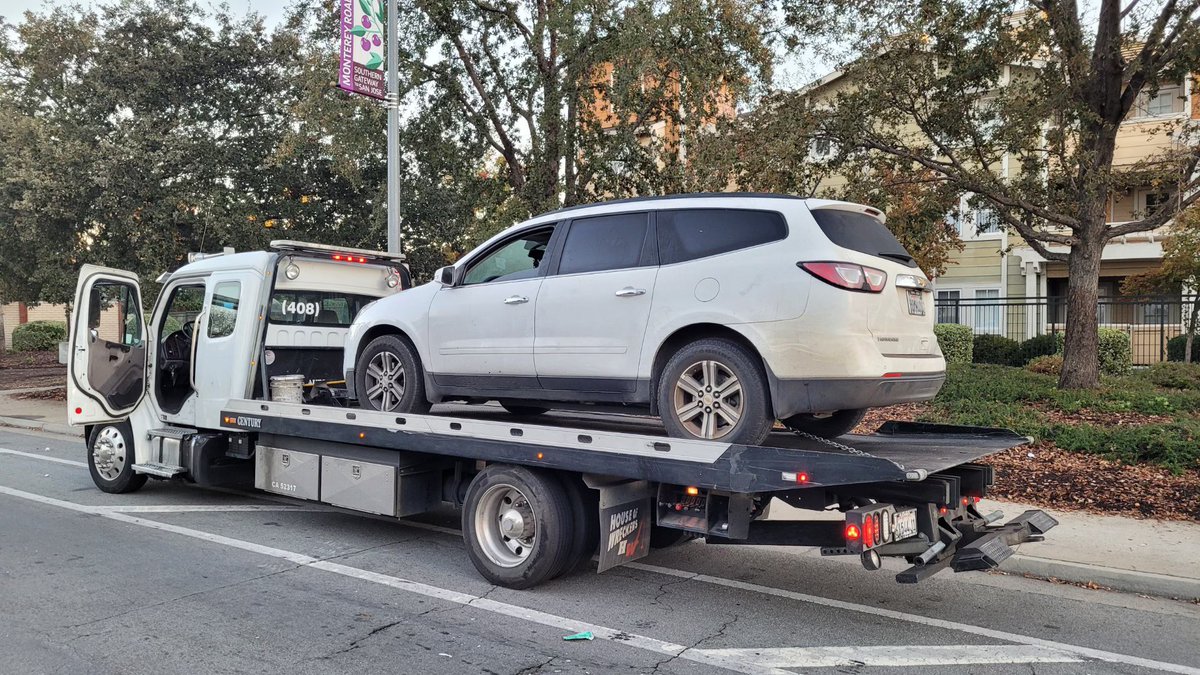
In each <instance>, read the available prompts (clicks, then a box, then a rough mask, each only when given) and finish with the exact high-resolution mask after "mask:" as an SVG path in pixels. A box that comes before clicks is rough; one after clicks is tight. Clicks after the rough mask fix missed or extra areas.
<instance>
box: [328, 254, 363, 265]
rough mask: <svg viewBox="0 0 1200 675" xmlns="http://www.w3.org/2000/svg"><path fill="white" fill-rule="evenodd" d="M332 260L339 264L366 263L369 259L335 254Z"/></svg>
mask: <svg viewBox="0 0 1200 675" xmlns="http://www.w3.org/2000/svg"><path fill="white" fill-rule="evenodd" d="M332 258H333V259H334V260H336V261H338V262H352V263H365V262H367V259H366V258H364V257H363V256H361V255H350V254H348V253H335V254H334V255H333V256H332Z"/></svg>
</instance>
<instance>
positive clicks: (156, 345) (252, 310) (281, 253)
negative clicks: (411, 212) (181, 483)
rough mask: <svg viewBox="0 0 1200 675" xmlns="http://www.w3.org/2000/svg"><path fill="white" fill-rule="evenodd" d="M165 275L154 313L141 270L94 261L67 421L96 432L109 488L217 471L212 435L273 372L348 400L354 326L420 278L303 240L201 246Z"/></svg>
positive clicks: (91, 437) (78, 318)
mask: <svg viewBox="0 0 1200 675" xmlns="http://www.w3.org/2000/svg"><path fill="white" fill-rule="evenodd" d="M157 281H158V283H159V285H160V290H159V292H158V293H157V296H156V300H155V302H154V307H153V311H152V312H146V311H145V309H146V307H145V305H144V304H143V297H142V292H141V288H140V284H139V280H138V277H137V276H136V275H135V274H132V273H130V272H126V271H123V270H116V269H110V268H104V267H97V266H92V265H85V266H84V267H83V268H82V270H81V271H80V275H79V281H78V284H77V286H76V293H75V304H74V310H73V315H72V324H71V334H70V336H69V339H70V343H71V345H70V362H69V368H68V378H67V419H68V421H69V422H70V423H71V424H73V425H82V426H84V427H85V432H86V434H85V435H86V438H87V442H88V448H89V452H90V454H92V455H93V457H92V459H93V460H94V461H93V462H89V464H90V465H92V467H93V478H95V479H96V480H97V484H98V485H100V486H101V487H102V489H103V488H105V487H106V484H108V485H107V486H108V487H111V488H113V491H118V492H121V491H126V489H128V488H129V487H130V486H131V485H133V486H135V487H133V488H132V489H136V487H139V486H140V483H144V482H145V477H146V476H147V475H154V476H159V477H173V476H177V475H180V474H191V475H190V476H189V477H193V478H194V477H195V474H197V473H201V474H202V473H204V470H205V469H206V468H207V467H202V466H200V464H202V463H203V462H202V461H201V457H199V456H198V455H197V454H196V453H197V452H198V451H200V450H202V449H203V447H202V446H203V445H204V443H206V442H208V443H212V444H216V445H220V444H221V443H222V442H224V441H223V439H224V435H220V434H214V435H213V436H212V438H211V439H208V440H207V441H206V435H205V433H204V430H216V429H219V428H220V427H221V422H222V419H221V409H222V407H223V406H224V405H225V403H226V402H227V401H228V400H230V399H231V398H245V399H256V398H264V397H266V396H267V395H268V394H269V392H270V386H271V381H272V378H276V377H279V376H285V375H293V376H300V377H298V378H296V379H302V381H303V382H304V384H305V385H306V387H305V388H306V389H307V392H308V393H307V394H306V397H307V398H310V399H311V398H315V397H324V398H325V402H327V403H329V404H333V405H337V404H338V403H339V402H340V401H344V391H345V389H344V382H342V381H341V376H340V374H339V371H340V369H341V364H342V348H343V345H344V343H345V339H346V333H347V330H348V327H349V326H350V323H351V322H352V321H353V320H354V317H355V316H356V315H357V314H358V312H359V311H360V310H361V309H362V308H363V307H364V306H366V305H367V304H369V303H370V302H373V301H374V300H377V299H379V298H381V297H384V296H386V295H390V294H392V293H396V292H400V291H402V290H403V289H406V288H409V287H410V286H411V280H410V277H409V273H408V269H407V267H406V266H405V265H404V264H403V258H402V256H393V255H389V254H386V253H382V252H379V251H366V250H359V249H350V248H340V247H331V246H325V245H321V244H310V243H304V242H295V241H275V242H272V243H271V245H270V247H269V248H268V250H266V251H253V252H245V253H235V252H233V251H232V250H228V249H227V250H226V251H225V252H224V253H218V254H192V255H190V256H189V261H188V263H187V264H186V265H183V266H182V267H180V268H179V269H177V270H175V271H174V272H170V273H166V274H163V275H162V276H160V277H159V278H158V280H157ZM217 450H218V449H217V448H216V447H214V448H212V449H211V450H209V451H208V452H210V453H212V454H213V456H214V457H216V456H219V455H222V454H224V452H225V451H226V450H228V448H224V447H222V448H220V452H218V451H217ZM127 466H128V467H129V468H128V469H127V468H126V467H127ZM122 488H126V489H122Z"/></svg>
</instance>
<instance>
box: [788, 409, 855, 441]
mask: <svg viewBox="0 0 1200 675" xmlns="http://www.w3.org/2000/svg"><path fill="white" fill-rule="evenodd" d="M866 414H867V409H866V408H859V409H857V410H839V411H837V412H835V413H833V414H832V415H830V416H828V417H816V416H814V415H813V414H812V413H801V414H799V415H792V416H791V417H789V418H787V419H786V420H783V425H784V426H785V427H787V428H789V429H791V430H792V431H803V432H805V433H809V434H812V435H814V436H820V437H821V438H837V437H838V436H841V435H842V434H845V433H849V432H850V430H851V429H853V428H854V427H856V426H858V423H859V422H861V421H862V418H863V416H864V415H866Z"/></svg>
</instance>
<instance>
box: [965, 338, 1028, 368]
mask: <svg viewBox="0 0 1200 675" xmlns="http://www.w3.org/2000/svg"><path fill="white" fill-rule="evenodd" d="M1020 350H1021V346H1020V345H1019V344H1018V343H1017V341H1016V340H1013V339H1010V338H1006V337H1004V336H1003V335H990V334H984V335H976V336H975V346H974V355H973V361H974V362H975V363H991V364H995V365H998V366H1015V365H1018V364H1017V358H1018V353H1019V352H1020Z"/></svg>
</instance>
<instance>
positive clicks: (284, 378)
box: [271, 375, 304, 403]
mask: <svg viewBox="0 0 1200 675" xmlns="http://www.w3.org/2000/svg"><path fill="white" fill-rule="evenodd" d="M271 400H272V401H279V402H280V403H303V402H304V376H303V375H275V376H273V377H272V378H271Z"/></svg>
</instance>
